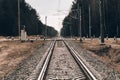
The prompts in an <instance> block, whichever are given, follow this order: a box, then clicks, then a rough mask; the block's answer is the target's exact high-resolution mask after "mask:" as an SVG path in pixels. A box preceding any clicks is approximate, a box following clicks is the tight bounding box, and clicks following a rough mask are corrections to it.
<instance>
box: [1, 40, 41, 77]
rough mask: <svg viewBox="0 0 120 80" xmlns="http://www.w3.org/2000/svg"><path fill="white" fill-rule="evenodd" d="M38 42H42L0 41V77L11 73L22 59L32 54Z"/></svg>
mask: <svg viewBox="0 0 120 80" xmlns="http://www.w3.org/2000/svg"><path fill="white" fill-rule="evenodd" d="M40 44H43V42H42V41H36V42H34V43H30V42H24V43H21V42H19V41H6V42H0V78H1V77H4V75H7V74H9V73H11V72H12V71H13V70H14V69H15V68H16V66H17V65H18V64H19V63H20V62H22V60H24V59H26V58H27V57H29V56H30V55H32V54H33V53H32V52H33V51H34V50H35V49H36V48H37V46H38V45H40Z"/></svg>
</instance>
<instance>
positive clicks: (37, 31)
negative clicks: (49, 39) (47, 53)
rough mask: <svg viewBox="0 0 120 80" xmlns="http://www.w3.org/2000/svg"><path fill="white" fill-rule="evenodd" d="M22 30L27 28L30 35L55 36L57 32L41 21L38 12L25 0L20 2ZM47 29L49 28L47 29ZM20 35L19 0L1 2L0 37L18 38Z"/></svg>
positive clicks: (2, 0)
mask: <svg viewBox="0 0 120 80" xmlns="http://www.w3.org/2000/svg"><path fill="white" fill-rule="evenodd" d="M20 22H21V23H20V25H21V26H20V28H21V29H22V28H23V27H24V26H25V29H26V31H27V34H28V35H45V29H47V35H48V36H55V35H56V34H57V31H56V30H55V29H54V28H52V27H51V26H47V25H45V24H43V23H42V22H41V21H40V17H39V16H38V14H37V12H36V10H35V9H34V8H32V7H31V6H30V5H29V4H28V3H26V1H25V0H20ZM46 27H47V28H46ZM18 34H19V33H18V0H0V35H2V36H17V35H18Z"/></svg>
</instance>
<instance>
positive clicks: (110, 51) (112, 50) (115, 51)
mask: <svg viewBox="0 0 120 80" xmlns="http://www.w3.org/2000/svg"><path fill="white" fill-rule="evenodd" d="M77 42H79V41H77ZM81 47H83V48H85V49H87V50H90V51H92V52H94V53H95V54H92V55H93V56H96V57H99V58H100V60H102V61H103V62H105V63H106V64H107V65H109V66H111V67H112V68H113V69H114V70H116V71H117V72H119V73H120V40H118V41H117V43H116V40H114V39H108V40H106V39H105V45H100V40H99V39H94V40H85V41H83V43H81Z"/></svg>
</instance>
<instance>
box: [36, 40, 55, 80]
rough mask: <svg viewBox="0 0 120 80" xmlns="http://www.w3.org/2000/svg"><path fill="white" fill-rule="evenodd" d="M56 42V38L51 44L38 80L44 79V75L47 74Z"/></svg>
mask: <svg viewBox="0 0 120 80" xmlns="http://www.w3.org/2000/svg"><path fill="white" fill-rule="evenodd" d="M55 43H56V40H55V41H53V43H52V44H51V45H50V49H49V51H48V55H47V56H46V59H45V62H44V64H43V67H42V69H41V71H40V74H39V76H38V78H37V80H44V76H45V73H46V70H47V68H48V65H49V62H50V58H51V56H52V53H53V50H54V46H55Z"/></svg>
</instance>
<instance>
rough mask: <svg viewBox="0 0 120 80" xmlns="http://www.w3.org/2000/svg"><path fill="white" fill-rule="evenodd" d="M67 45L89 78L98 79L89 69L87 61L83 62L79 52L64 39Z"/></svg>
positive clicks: (91, 79) (90, 79)
mask: <svg viewBox="0 0 120 80" xmlns="http://www.w3.org/2000/svg"><path fill="white" fill-rule="evenodd" d="M64 43H65V45H66V47H67V48H68V50H69V51H70V53H71V55H72V56H73V57H74V59H75V60H76V62H77V63H78V65H79V66H80V67H81V68H82V70H83V71H84V73H85V75H86V76H87V78H88V79H89V80H98V79H97V78H96V77H95V76H94V75H93V73H92V72H91V71H90V70H89V69H88V67H87V66H86V65H85V63H84V62H83V60H82V59H81V57H80V56H79V54H78V52H77V51H75V50H74V49H73V48H72V47H70V46H69V45H68V43H67V42H66V41H64Z"/></svg>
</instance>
